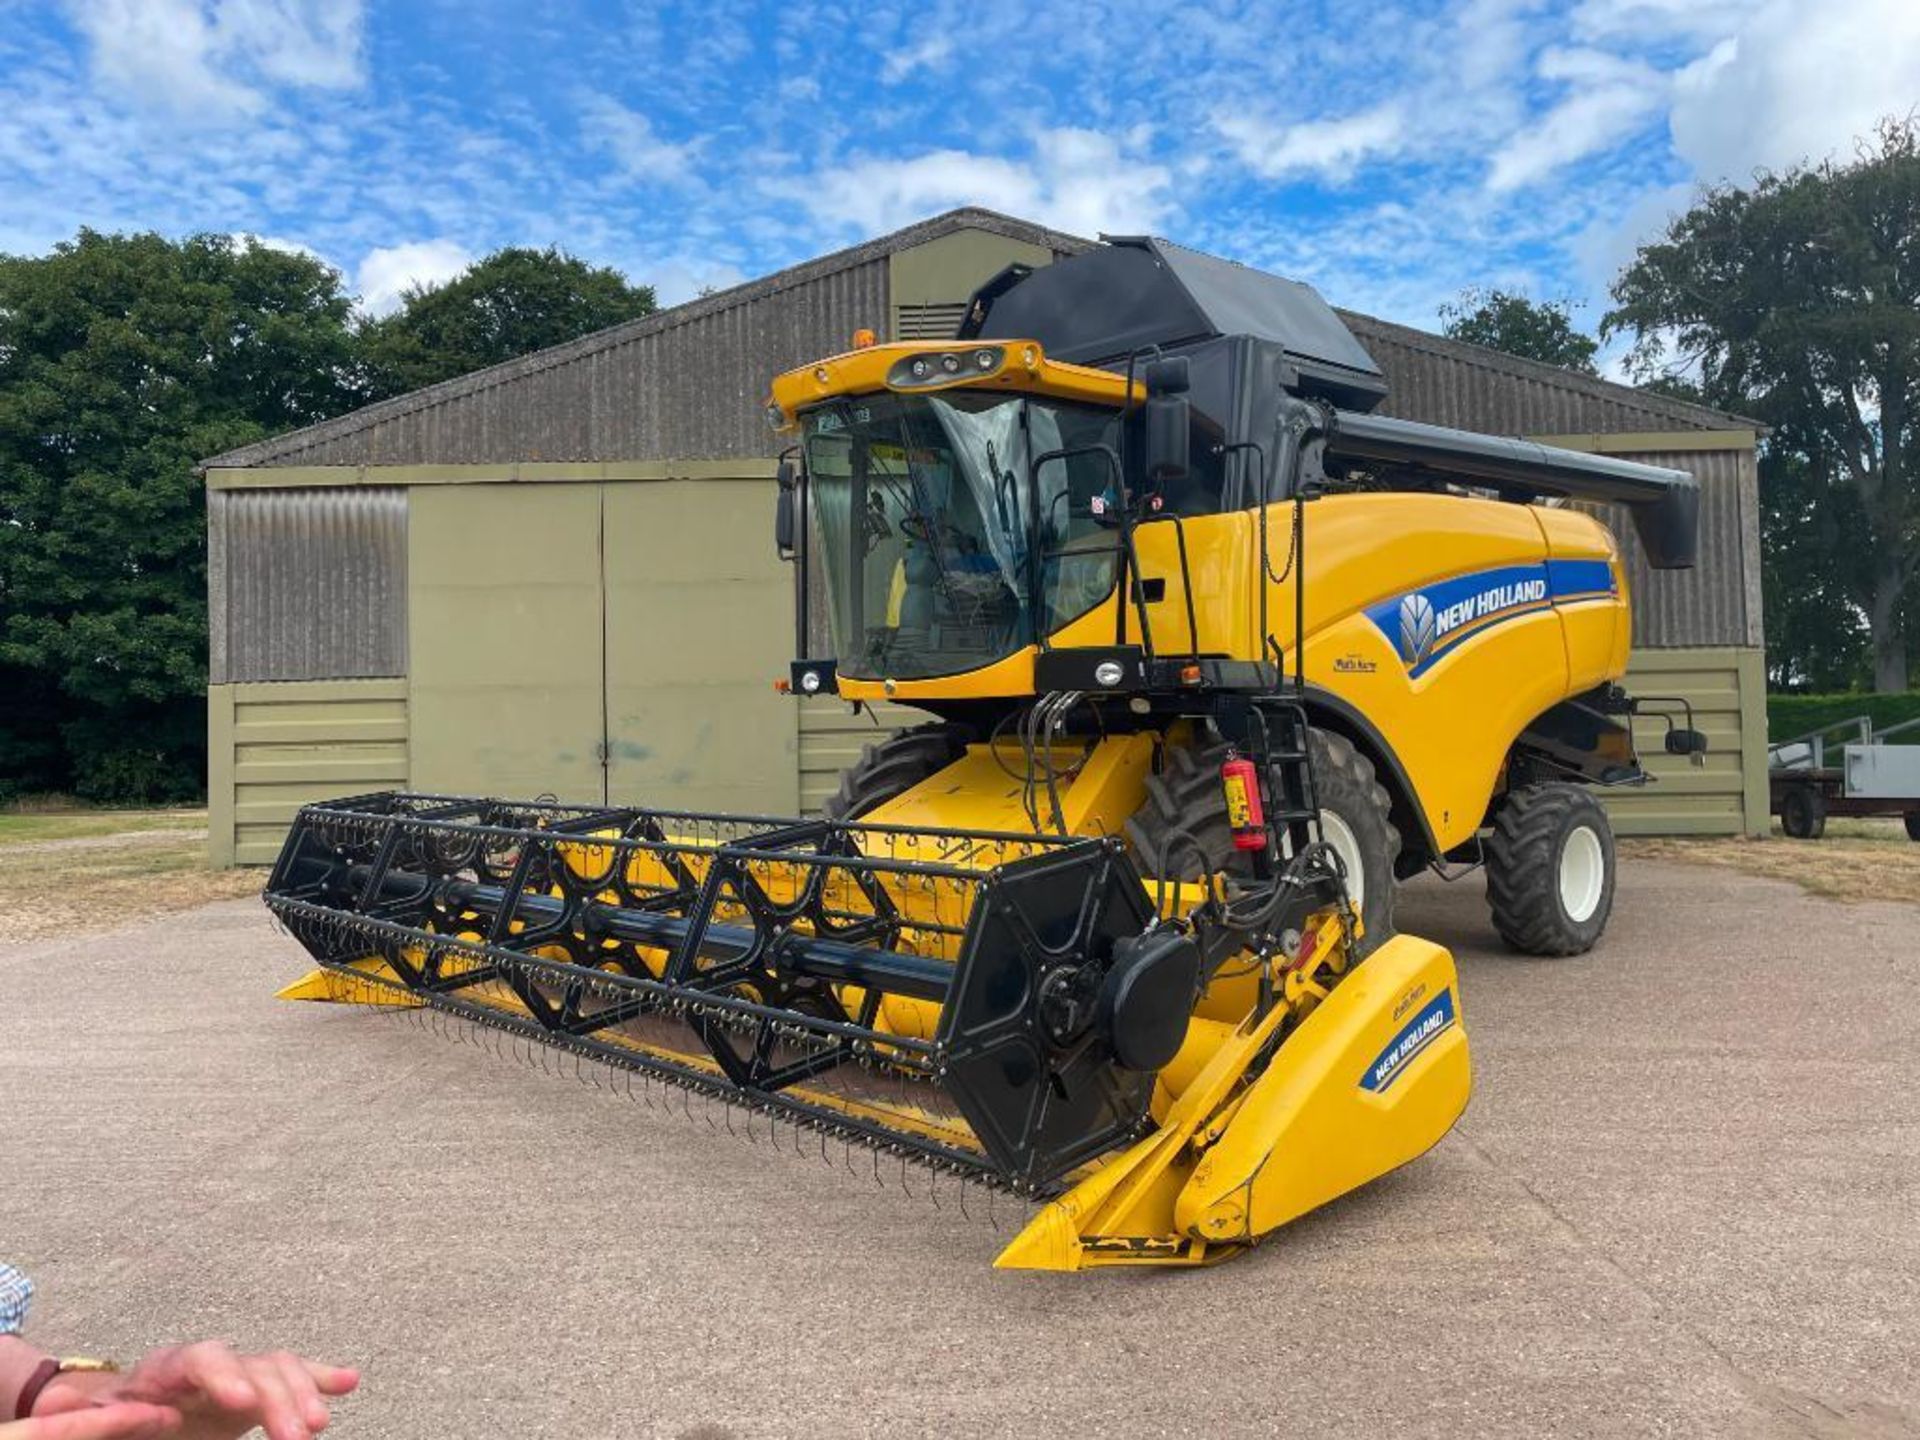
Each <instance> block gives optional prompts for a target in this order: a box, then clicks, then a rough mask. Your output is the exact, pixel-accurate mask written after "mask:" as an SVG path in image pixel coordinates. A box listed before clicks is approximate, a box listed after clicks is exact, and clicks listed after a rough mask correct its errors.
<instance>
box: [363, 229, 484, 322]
mask: <svg viewBox="0 0 1920 1440" xmlns="http://www.w3.org/2000/svg"><path fill="white" fill-rule="evenodd" d="M473 261H474V257H473V256H472V255H471V254H470V253H469V252H468V251H467V250H466V248H465V247H463V246H462V245H460V244H458V243H457V242H455V241H452V240H410V241H407V242H405V243H404V244H400V245H384V246H382V247H380V248H379V249H377V250H371V251H369V252H368V253H367V256H366V258H365V259H363V260H362V261H361V262H360V265H359V267H358V268H357V269H356V270H355V271H354V272H353V288H354V290H355V292H356V293H358V295H359V297H360V308H361V309H362V310H363V311H365V312H366V313H367V314H369V315H385V314H388V313H389V312H391V311H394V310H397V309H399V308H400V297H401V296H402V295H404V294H405V293H406V291H407V290H408V289H409V288H410V287H411V286H415V285H421V286H425V287H427V288H429V289H431V288H432V287H433V286H435V285H444V284H445V283H446V282H447V281H449V280H451V279H453V278H454V276H456V275H458V274H460V272H461V271H463V270H465V269H466V268H467V267H468V266H469V265H471V264H473Z"/></svg>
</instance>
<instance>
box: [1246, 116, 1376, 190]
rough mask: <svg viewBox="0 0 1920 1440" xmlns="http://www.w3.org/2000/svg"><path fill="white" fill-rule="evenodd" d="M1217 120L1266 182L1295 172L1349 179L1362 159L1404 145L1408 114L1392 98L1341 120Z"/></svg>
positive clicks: (1252, 117)
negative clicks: (1293, 122)
mask: <svg viewBox="0 0 1920 1440" xmlns="http://www.w3.org/2000/svg"><path fill="white" fill-rule="evenodd" d="M1213 123H1214V128H1215V129H1216V130H1218V131H1219V132H1220V134H1221V135H1222V136H1224V137H1225V138H1226V139H1227V141H1228V142H1229V143H1230V144H1232V146H1233V148H1234V152H1235V153H1236V154H1237V155H1238V156H1239V157H1240V159H1241V161H1242V162H1243V163H1244V164H1245V165H1246V166H1247V168H1248V169H1249V170H1251V171H1252V172H1253V173H1254V174H1256V175H1258V176H1259V177H1260V178H1261V179H1263V180H1278V179H1282V178H1283V177H1286V176H1289V175H1296V174H1317V175H1322V176H1325V177H1327V178H1328V179H1333V180H1344V179H1346V178H1347V177H1348V176H1350V175H1352V173H1353V171H1354V169H1355V168H1356V167H1357V166H1358V165H1359V164H1360V162H1361V161H1363V160H1370V159H1374V158H1376V157H1379V156H1382V155H1388V154H1391V153H1393V152H1394V151H1395V150H1397V149H1398V148H1399V146H1400V144H1401V141H1402V138H1403V135H1404V132H1405V129H1406V116H1405V112H1404V110H1403V108H1402V106H1401V105H1400V104H1399V103H1398V102H1389V103H1387V104H1385V105H1378V106H1375V107H1374V108H1373V109H1371V110H1363V111H1361V112H1359V113H1358V114H1355V115H1346V116H1342V117H1340V118H1339V119H1336V120H1309V121H1305V122H1303V123H1301V124H1298V125H1278V124H1275V123H1273V122H1272V121H1269V120H1262V119H1259V118H1257V117H1255V116H1252V115H1245V114H1222V115H1219V116H1216V117H1215V119H1214V122H1213Z"/></svg>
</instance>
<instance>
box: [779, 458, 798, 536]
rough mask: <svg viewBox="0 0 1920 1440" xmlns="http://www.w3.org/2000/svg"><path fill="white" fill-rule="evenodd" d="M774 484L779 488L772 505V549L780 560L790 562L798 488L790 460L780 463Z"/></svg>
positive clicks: (796, 530)
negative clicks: (778, 554)
mask: <svg viewBox="0 0 1920 1440" xmlns="http://www.w3.org/2000/svg"><path fill="white" fill-rule="evenodd" d="M774 483H775V484H777V485H778V486H779V487H780V494H779V497H778V498H777V499H776V500H775V501H774V504H773V548H774V549H775V550H777V551H779V553H780V558H781V559H782V560H791V559H792V558H793V554H794V542H795V540H796V539H797V538H798V537H797V532H798V530H799V504H798V496H799V488H800V482H799V478H798V477H797V475H796V474H795V472H794V468H793V462H792V461H791V460H782V461H781V462H780V468H779V470H778V471H776V472H775V474H774Z"/></svg>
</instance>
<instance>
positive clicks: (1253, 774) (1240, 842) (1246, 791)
mask: <svg viewBox="0 0 1920 1440" xmlns="http://www.w3.org/2000/svg"><path fill="white" fill-rule="evenodd" d="M1220 788H1221V789H1222V790H1224V791H1225V792H1226V795H1227V828H1228V829H1230V830H1231V831H1233V848H1234V849H1236V850H1264V849H1266V848H1267V814H1266V811H1265V809H1263V808H1262V806H1261V804H1260V772H1259V771H1258V770H1256V769H1255V768H1254V765H1253V762H1252V761H1251V760H1247V759H1243V758H1242V757H1241V756H1239V755H1237V754H1235V753H1234V752H1233V751H1231V750H1229V751H1228V752H1227V758H1226V760H1225V761H1223V762H1222V763H1221V766H1220Z"/></svg>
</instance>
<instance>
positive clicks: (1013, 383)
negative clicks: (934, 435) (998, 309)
mask: <svg viewBox="0 0 1920 1440" xmlns="http://www.w3.org/2000/svg"><path fill="white" fill-rule="evenodd" d="M981 350H997V351H999V352H1000V357H1001V358H1000V363H999V364H998V365H997V366H996V367H995V368H993V369H991V370H981V369H979V368H978V367H977V366H972V365H969V366H966V367H964V368H963V369H962V370H961V371H960V372H959V373H958V374H956V375H955V376H954V377H953V378H952V379H951V380H946V381H938V380H936V381H933V382H931V383H919V384H914V385H894V384H891V383H889V380H888V377H889V376H890V375H891V374H892V373H893V370H894V367H895V366H897V365H898V364H899V363H900V362H901V361H902V360H903V359H910V358H912V357H913V356H915V355H929V356H940V355H962V356H966V357H969V358H971V357H972V356H973V355H975V354H976V353H977V352H979V351H981ZM961 388H967V389H974V390H1012V391H1017V392H1019V393H1020V394H1023V395H1051V396H1055V397H1057V398H1059V399H1062V400H1082V401H1087V402H1090V403H1092V404H1096V405H1114V406H1118V405H1121V404H1124V403H1125V402H1126V400H1127V398H1128V396H1127V381H1126V377H1124V376H1121V375H1116V374H1114V373H1113V372H1112V371H1111V370H1096V369H1094V368H1093V367H1092V366H1090V365H1069V364H1067V363H1065V362H1064V361H1059V360H1049V359H1048V358H1047V352H1046V351H1045V349H1043V348H1042V347H1041V345H1040V342H1039V341H1037V340H911V341H898V342H895V343H893V344H890V345H866V346H862V347H861V348H859V349H857V350H848V351H846V352H845V353H843V354H840V355H829V356H828V357H827V358H826V359H824V360H815V361H813V362H812V363H811V364H807V365H799V366H796V367H795V368H793V369H792V370H789V371H787V372H786V373H785V374H782V375H777V376H775V377H774V381H773V390H772V393H771V394H770V395H769V396H768V397H767V415H768V418H769V419H770V420H775V424H774V429H775V430H776V431H779V432H781V433H785V432H787V431H790V430H792V429H794V428H795V426H797V425H798V424H799V417H800V414H801V412H802V411H805V410H808V409H811V408H812V407H813V406H815V405H818V404H820V403H821V402H822V401H824V400H832V399H835V398H837V397H839V396H842V395H866V394H871V393H873V392H874V391H877V390H892V391H894V392H895V393H897V394H902V395H920V394H937V393H938V392H940V391H942V390H955V389H961ZM1146 393H1147V392H1146V386H1144V385H1143V384H1141V383H1140V382H1139V381H1138V380H1136V381H1134V382H1133V399H1135V400H1143V399H1145V398H1146ZM776 408H777V409H778V411H779V416H778V418H777V419H776V417H775V416H774V411H775V409H776Z"/></svg>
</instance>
